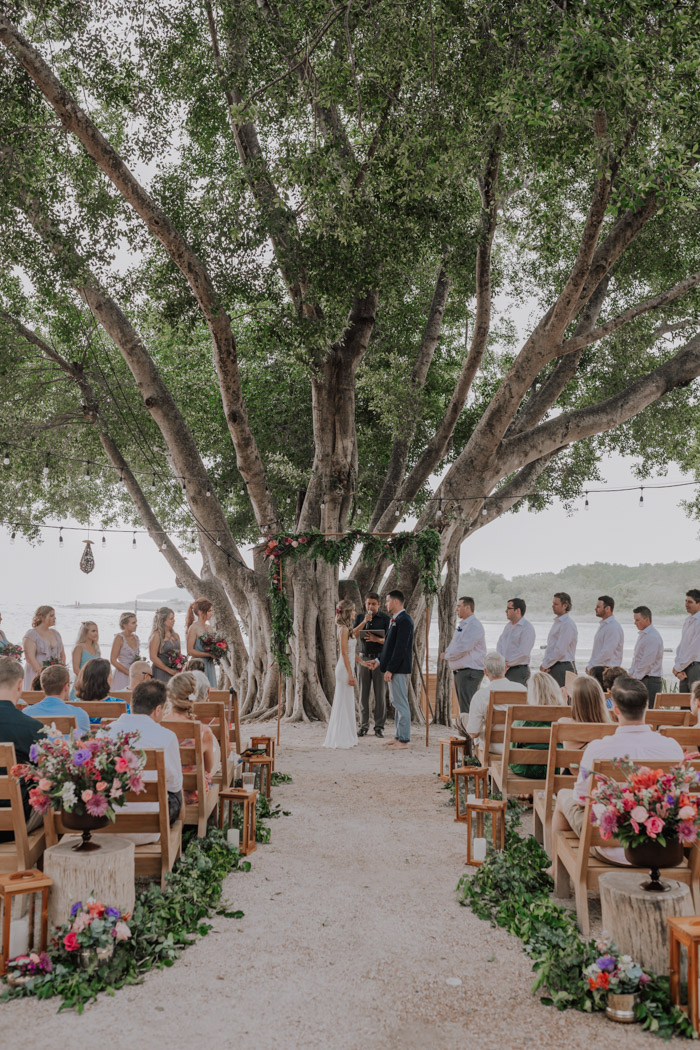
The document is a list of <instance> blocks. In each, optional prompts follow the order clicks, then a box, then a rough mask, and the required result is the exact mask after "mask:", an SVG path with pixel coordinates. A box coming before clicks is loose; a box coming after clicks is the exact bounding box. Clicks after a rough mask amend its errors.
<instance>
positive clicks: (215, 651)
mask: <svg viewBox="0 0 700 1050" xmlns="http://www.w3.org/2000/svg"><path fill="white" fill-rule="evenodd" d="M199 644H200V645H201V647H202V652H203V653H204V655H205V656H207V657H208V658H209V659H210V660H216V661H217V662H218V661H219V660H222V659H223V658H224V656H226V654H227V653H228V642H227V641H226V639H225V638H224V636H223V634H214V633H213V632H212V633H211V634H202V635H200V638H199Z"/></svg>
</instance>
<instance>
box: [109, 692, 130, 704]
mask: <svg viewBox="0 0 700 1050" xmlns="http://www.w3.org/2000/svg"><path fill="white" fill-rule="evenodd" d="M109 695H110V696H116V698H117V700H125V701H126V703H127V704H130V703H131V689H118V690H117V689H110V691H109Z"/></svg>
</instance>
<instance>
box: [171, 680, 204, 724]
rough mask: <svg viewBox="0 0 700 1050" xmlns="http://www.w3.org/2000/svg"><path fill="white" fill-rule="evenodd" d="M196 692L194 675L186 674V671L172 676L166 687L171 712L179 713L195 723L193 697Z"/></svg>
mask: <svg viewBox="0 0 700 1050" xmlns="http://www.w3.org/2000/svg"><path fill="white" fill-rule="evenodd" d="M196 691H197V679H196V678H195V677H194V675H192V674H188V673H187V671H183V672H182V673H181V674H176V675H173V677H172V678H171V679H170V681H169V682H168V684H167V686H166V692H167V694H168V700H169V701H170V706H171V707H172V709H173V711H179V712H180V714H183V715H187V717H188V718H191V719H192V721H195V714H194V703H195V701H194V696H195V693H196Z"/></svg>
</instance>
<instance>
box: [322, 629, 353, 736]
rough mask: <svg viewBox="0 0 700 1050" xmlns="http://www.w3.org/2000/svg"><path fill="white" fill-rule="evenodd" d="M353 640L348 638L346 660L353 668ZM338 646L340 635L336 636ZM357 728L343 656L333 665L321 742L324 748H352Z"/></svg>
mask: <svg viewBox="0 0 700 1050" xmlns="http://www.w3.org/2000/svg"><path fill="white" fill-rule="evenodd" d="M356 644H357V643H356V641H355V639H354V638H348V659H349V661H350V666H351V667H353V668H354V666H355V646H356ZM338 645H340V635H338ZM357 742H358V740H357V726H356V722H355V687H354V686H352V685H348V671H347V668H346V666H345V661H344V660H343V654H342V653H341V654H340V656H339V657H338V663H337V664H336V665H335V693H334V695H333V706H332V708H331V717H330V721H329V723H328V732H327V733H326V739H325V740H324V742H323V746H324V747H343V748H347V747H354V746H355V744H357Z"/></svg>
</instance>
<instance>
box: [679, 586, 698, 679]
mask: <svg viewBox="0 0 700 1050" xmlns="http://www.w3.org/2000/svg"><path fill="white" fill-rule="evenodd" d="M685 611H686V612H687V613H688V616H687V619H686V621H685V623H684V624H683V630H682V631H681V640H680V642H679V643H678V648H677V649H676V655H675V657H674V660H673V673H674V675H675V676H676V678H677V679H678V681H679V683H680V685H679V686H678V691H679V692H681V693H689V692H690V688H691V686H692V685H693V683H694V682H697V681H698V680H700V591H698V590H695V589H693V590H690V591H686V592H685Z"/></svg>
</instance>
